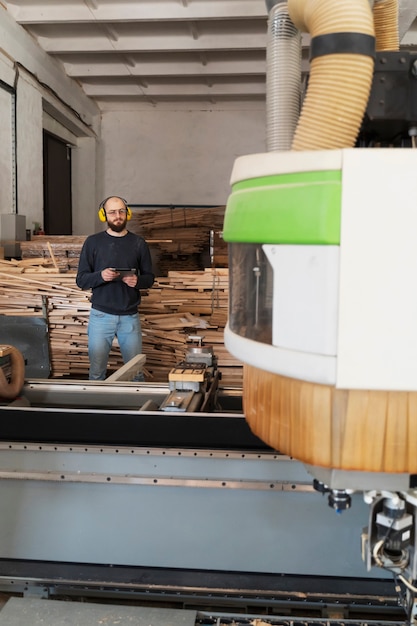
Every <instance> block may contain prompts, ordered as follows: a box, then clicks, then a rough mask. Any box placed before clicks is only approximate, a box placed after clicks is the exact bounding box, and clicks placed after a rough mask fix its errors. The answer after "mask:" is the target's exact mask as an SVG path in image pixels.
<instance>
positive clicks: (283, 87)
mask: <svg viewBox="0 0 417 626" xmlns="http://www.w3.org/2000/svg"><path fill="white" fill-rule="evenodd" d="M266 6H267V9H268V33H267V45H266V65H267V68H266V145H267V150H268V151H280V150H289V149H290V148H291V144H292V141H293V137H294V132H295V129H296V126H297V123H298V118H299V115H300V107H301V104H300V103H301V34H300V31H299V30H298V29H297V28H296V27H295V26H294V24H293V22H292V21H291V18H290V17H289V15H288V6H287V2H286V1H283V0H275V1H274V0H266Z"/></svg>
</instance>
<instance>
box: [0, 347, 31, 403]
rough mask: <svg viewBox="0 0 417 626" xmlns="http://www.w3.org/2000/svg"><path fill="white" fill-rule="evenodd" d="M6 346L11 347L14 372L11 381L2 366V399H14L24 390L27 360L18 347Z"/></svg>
mask: <svg viewBox="0 0 417 626" xmlns="http://www.w3.org/2000/svg"><path fill="white" fill-rule="evenodd" d="M6 347H7V348H10V358H11V369H12V374H11V380H10V382H9V381H8V380H7V379H6V377H5V375H4V372H3V370H2V368H1V367H0V399H2V400H14V399H15V398H16V397H17V396H18V395H19V393H20V392H21V391H22V387H23V383H24V380H25V361H24V359H23V356H22V353H21V352H20V351H19V350H18V349H17V348H15V347H14V346H6Z"/></svg>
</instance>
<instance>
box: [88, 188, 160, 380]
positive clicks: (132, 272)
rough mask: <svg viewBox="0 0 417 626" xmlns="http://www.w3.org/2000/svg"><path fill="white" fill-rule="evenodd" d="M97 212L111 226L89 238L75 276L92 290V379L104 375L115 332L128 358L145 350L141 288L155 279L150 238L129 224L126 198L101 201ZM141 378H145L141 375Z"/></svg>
mask: <svg viewBox="0 0 417 626" xmlns="http://www.w3.org/2000/svg"><path fill="white" fill-rule="evenodd" d="M99 217H100V220H101V221H105V222H107V229H106V230H105V231H102V232H100V233H96V234H94V235H90V236H89V237H87V239H86V240H85V242H84V245H83V247H82V250H81V254H80V260H79V264H78V272H77V278H76V282H77V285H78V287H80V289H91V290H92V297H91V312H90V317H89V321H88V357H89V361H90V371H89V379H90V380H104V379H105V378H106V372H107V362H108V357H109V352H110V349H111V346H112V342H113V339H114V338H115V337H117V340H118V342H119V346H120V350H121V353H122V357H123V361H124V363H127V361H130V359H132V358H133V357H134V356H136V355H137V354H141V352H142V331H141V324H140V318H139V312H138V306H139V304H140V289H148V288H149V287H152V285H153V282H154V280H155V277H154V274H153V272H152V260H151V255H150V251H149V248H148V245H147V243H146V241H145V240H144V239H143V237H140V236H138V235H135V234H134V233H131V232H130V231H129V230H127V228H126V225H127V221H128V220H129V219H130V218H131V211H130V209H129V207H128V206H127V203H126V201H125V200H123V198H120V197H119V196H109V197H108V198H106V199H105V200H103V202H102V203H101V204H100V207H99ZM121 270H128V271H121ZM140 378H141V379H142V380H143V375H142V376H141V377H140Z"/></svg>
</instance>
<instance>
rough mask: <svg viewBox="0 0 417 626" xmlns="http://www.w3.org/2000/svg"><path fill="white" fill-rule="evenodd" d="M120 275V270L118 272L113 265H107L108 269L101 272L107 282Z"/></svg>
mask: <svg viewBox="0 0 417 626" xmlns="http://www.w3.org/2000/svg"><path fill="white" fill-rule="evenodd" d="M118 276H119V272H116V271H115V270H114V268H113V267H106V269H105V270H102V272H101V277H102V279H103V280H104V281H105V282H106V283H108V282H110V281H111V280H114V279H115V278H117V277H118Z"/></svg>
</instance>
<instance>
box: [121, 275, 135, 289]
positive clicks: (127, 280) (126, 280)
mask: <svg viewBox="0 0 417 626" xmlns="http://www.w3.org/2000/svg"><path fill="white" fill-rule="evenodd" d="M122 281H123V282H124V283H126V285H127V286H128V287H136V284H137V282H138V277H137V276H136V274H129V275H128V276H123V278H122Z"/></svg>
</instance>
